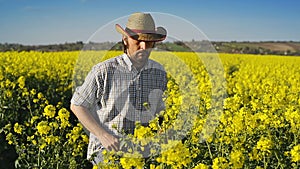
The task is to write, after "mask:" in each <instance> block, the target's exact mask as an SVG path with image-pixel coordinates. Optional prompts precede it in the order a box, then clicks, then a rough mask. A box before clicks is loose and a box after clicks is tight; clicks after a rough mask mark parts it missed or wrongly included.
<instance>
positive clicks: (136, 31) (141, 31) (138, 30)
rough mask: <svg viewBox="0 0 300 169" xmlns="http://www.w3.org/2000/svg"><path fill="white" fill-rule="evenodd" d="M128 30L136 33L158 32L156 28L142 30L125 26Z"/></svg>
mask: <svg viewBox="0 0 300 169" xmlns="http://www.w3.org/2000/svg"><path fill="white" fill-rule="evenodd" d="M125 31H126V32H134V33H154V34H155V33H156V32H155V30H140V29H130V28H127V27H126V28H125Z"/></svg>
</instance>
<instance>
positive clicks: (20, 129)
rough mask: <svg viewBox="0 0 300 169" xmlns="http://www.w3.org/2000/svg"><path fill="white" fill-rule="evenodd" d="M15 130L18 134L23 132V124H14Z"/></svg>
mask: <svg viewBox="0 0 300 169" xmlns="http://www.w3.org/2000/svg"><path fill="white" fill-rule="evenodd" d="M14 131H15V132H16V133H18V134H22V131H23V126H22V125H20V124H19V123H15V125H14Z"/></svg>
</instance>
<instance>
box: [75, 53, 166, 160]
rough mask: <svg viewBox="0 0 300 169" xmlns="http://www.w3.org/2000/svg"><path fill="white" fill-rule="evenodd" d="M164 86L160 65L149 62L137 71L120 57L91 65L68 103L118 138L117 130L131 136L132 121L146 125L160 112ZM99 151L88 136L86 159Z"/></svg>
mask: <svg viewBox="0 0 300 169" xmlns="http://www.w3.org/2000/svg"><path fill="white" fill-rule="evenodd" d="M166 84H167V77H166V72H165V70H164V68H163V66H162V65H160V64H159V63H157V62H155V61H153V60H150V59H149V60H148V62H147V64H146V65H145V66H144V67H143V68H142V69H141V70H140V71H137V70H136V69H135V67H134V66H133V65H132V63H131V61H130V59H129V57H128V56H127V55H126V54H123V55H120V56H117V57H114V58H112V59H109V60H106V61H104V62H101V63H99V64H97V65H95V66H94V67H93V68H92V70H91V71H90V72H89V74H88V75H87V77H86V79H85V81H84V83H83V84H82V86H80V87H77V88H76V90H75V92H74V95H73V97H72V100H71V103H72V104H74V105H79V106H84V107H86V108H88V109H89V111H90V113H91V114H92V115H93V117H94V118H95V119H96V120H97V121H98V122H99V124H100V125H101V126H102V127H104V128H106V129H107V130H108V131H109V132H111V133H112V134H115V135H118V136H120V131H124V132H125V133H133V131H134V128H135V122H136V121H139V122H141V123H142V124H147V123H148V122H149V120H151V119H153V117H155V114H156V113H159V112H160V111H161V110H163V109H164V104H163V101H162V94H163V91H164V90H165V89H166ZM99 149H101V143H100V142H99V141H98V139H97V138H96V137H95V136H94V135H93V134H92V133H90V143H89V148H88V158H89V157H90V156H91V155H92V154H93V153H94V152H95V151H97V150H99Z"/></svg>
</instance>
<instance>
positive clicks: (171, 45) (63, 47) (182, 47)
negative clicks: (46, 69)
mask: <svg viewBox="0 0 300 169" xmlns="http://www.w3.org/2000/svg"><path fill="white" fill-rule="evenodd" d="M266 43H268V44H276V45H277V46H278V45H285V46H286V45H287V44H288V45H291V46H292V47H293V50H289V49H288V50H282V49H281V50H279V49H275V48H273V49H270V48H266V47H265V46H264V45H263V44H266ZM76 50H123V45H122V43H121V42H117V43H116V42H101V43H100V42H88V43H83V42H81V41H78V42H74V43H64V44H49V45H22V44H9V43H4V44H1V43H0V51H1V52H5V51H44V52H53V51H76ZM155 50H161V51H182V52H190V51H194V52H220V53H245V54H262V55H264V54H275V55H297V56H300V42H274V41H270V42H258V43H257V42H235V41H232V42H210V41H205V40H204V41H194V40H192V41H188V42H183V41H175V42H159V43H156V45H155Z"/></svg>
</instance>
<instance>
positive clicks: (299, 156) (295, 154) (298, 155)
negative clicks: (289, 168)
mask: <svg viewBox="0 0 300 169" xmlns="http://www.w3.org/2000/svg"><path fill="white" fill-rule="evenodd" d="M290 153H291V156H292V161H293V162H299V161H300V144H298V145H296V146H294V147H293V149H292V150H291V152H290Z"/></svg>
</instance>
